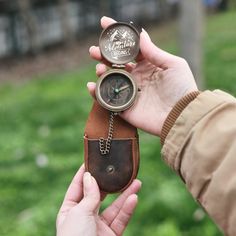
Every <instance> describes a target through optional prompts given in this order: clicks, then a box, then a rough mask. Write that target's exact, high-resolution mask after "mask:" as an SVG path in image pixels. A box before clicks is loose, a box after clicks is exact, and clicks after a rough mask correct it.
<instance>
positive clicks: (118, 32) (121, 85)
mask: <svg viewBox="0 0 236 236" xmlns="http://www.w3.org/2000/svg"><path fill="white" fill-rule="evenodd" d="M99 47H100V50H101V53H102V56H103V58H105V59H106V60H107V61H108V62H110V63H111V64H112V69H110V70H109V71H107V72H106V73H104V74H103V75H102V76H101V77H100V78H99V80H98V81H97V85H96V98H97V101H98V102H99V103H100V105H101V106H103V107H104V108H105V109H107V110H109V111H111V112H115V113H118V112H121V111H124V110H126V109H128V108H129V107H131V106H132V105H133V104H134V101H135V98H136V96H137V91H138V89H137V85H136V82H135V80H134V79H133V78H132V75H131V74H130V73H128V72H127V71H125V70H124V68H125V64H126V63H128V62H131V61H133V60H134V59H135V58H136V57H137V55H138V53H139V32H138V31H137V29H136V28H135V27H134V26H133V24H132V23H130V24H128V23H123V22H118V23H115V24H112V25H110V26H109V27H108V28H106V29H105V30H104V31H103V32H102V33H101V36H100V40H99Z"/></svg>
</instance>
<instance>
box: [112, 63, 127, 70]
mask: <svg viewBox="0 0 236 236" xmlns="http://www.w3.org/2000/svg"><path fill="white" fill-rule="evenodd" d="M112 68H114V69H125V65H123V64H112Z"/></svg>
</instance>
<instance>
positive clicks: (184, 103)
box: [161, 91, 201, 145]
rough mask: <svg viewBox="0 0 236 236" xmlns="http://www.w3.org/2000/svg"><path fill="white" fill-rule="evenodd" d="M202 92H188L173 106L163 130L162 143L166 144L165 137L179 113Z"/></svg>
mask: <svg viewBox="0 0 236 236" xmlns="http://www.w3.org/2000/svg"><path fill="white" fill-rule="evenodd" d="M200 93H201V92H200V91H194V92H191V93H188V94H187V95H185V96H184V97H183V98H181V99H180V100H179V101H178V102H177V103H176V105H175V106H174V107H173V108H172V110H171V111H170V113H169V115H168V116H167V118H166V120H165V122H164V125H163V127H162V130H161V145H164V142H165V139H166V137H167V135H168V133H169V131H170V130H171V128H172V127H173V125H174V123H175V121H176V120H177V118H178V117H179V115H180V114H181V113H182V111H183V110H184V109H185V108H186V107H187V106H188V104H189V103H190V102H192V101H193V100H194V99H195V98H196V97H197V96H198V95H199V94H200Z"/></svg>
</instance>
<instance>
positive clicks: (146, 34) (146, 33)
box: [142, 28, 151, 40]
mask: <svg viewBox="0 0 236 236" xmlns="http://www.w3.org/2000/svg"><path fill="white" fill-rule="evenodd" d="M142 33H143V34H144V35H145V37H146V38H148V39H150V36H149V34H148V32H147V31H146V30H145V29H144V28H142ZM150 40H151V39H150Z"/></svg>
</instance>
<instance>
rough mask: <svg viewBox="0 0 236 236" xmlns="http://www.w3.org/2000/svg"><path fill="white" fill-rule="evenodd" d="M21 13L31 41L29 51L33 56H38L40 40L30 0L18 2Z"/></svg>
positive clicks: (18, 0)
mask: <svg viewBox="0 0 236 236" xmlns="http://www.w3.org/2000/svg"><path fill="white" fill-rule="evenodd" d="M17 3H18V7H19V13H20V16H21V18H22V19H23V22H24V24H25V26H26V30H27V33H28V39H29V50H30V52H32V53H33V54H37V53H38V50H39V47H38V46H39V45H38V40H37V30H36V27H37V24H36V22H35V18H34V16H33V14H32V12H31V3H30V0H17Z"/></svg>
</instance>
